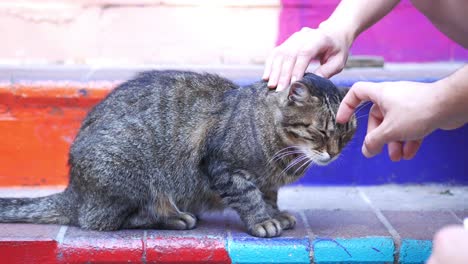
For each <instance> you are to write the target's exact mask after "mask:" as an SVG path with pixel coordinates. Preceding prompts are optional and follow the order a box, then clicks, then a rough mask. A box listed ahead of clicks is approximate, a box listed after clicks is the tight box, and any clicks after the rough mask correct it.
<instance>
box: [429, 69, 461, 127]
mask: <svg viewBox="0 0 468 264" xmlns="http://www.w3.org/2000/svg"><path fill="white" fill-rule="evenodd" d="M463 88H464V87H460V84H459V83H457V82H454V80H452V78H451V77H447V78H444V79H441V80H439V81H437V82H435V83H434V89H435V90H434V91H435V93H436V95H435V102H434V104H433V107H434V108H433V110H434V113H435V115H434V119H435V122H436V124H437V127H438V128H441V129H445V130H452V129H456V128H458V127H461V126H463V125H464V124H465V123H466V122H468V119H467V116H468V115H467V110H468V109H466V105H465V102H464V101H465V100H464V99H463V96H461V95H460V94H459V93H458V91H460V90H461V89H463Z"/></svg>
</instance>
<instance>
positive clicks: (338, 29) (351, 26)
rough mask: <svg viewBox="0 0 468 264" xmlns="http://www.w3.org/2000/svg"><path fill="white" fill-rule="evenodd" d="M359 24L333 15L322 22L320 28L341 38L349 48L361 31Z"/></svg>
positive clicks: (327, 33) (336, 37) (332, 35)
mask: <svg viewBox="0 0 468 264" xmlns="http://www.w3.org/2000/svg"><path fill="white" fill-rule="evenodd" d="M357 25H358V23H355V21H352V20H346V21H343V20H342V19H338V18H335V17H334V16H333V15H332V16H331V17H329V18H328V19H327V20H325V21H323V22H322V23H320V25H319V26H318V28H319V29H320V30H322V32H324V34H326V35H328V36H330V37H332V39H339V40H340V41H342V43H343V44H344V45H345V46H346V48H347V49H349V48H351V45H352V44H353V42H354V40H355V39H356V38H357V36H358V35H359V33H360V31H359V27H358V26H357Z"/></svg>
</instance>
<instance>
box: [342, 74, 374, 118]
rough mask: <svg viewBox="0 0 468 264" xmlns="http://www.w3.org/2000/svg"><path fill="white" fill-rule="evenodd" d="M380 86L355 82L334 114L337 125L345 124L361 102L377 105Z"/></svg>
mask: <svg viewBox="0 0 468 264" xmlns="http://www.w3.org/2000/svg"><path fill="white" fill-rule="evenodd" d="M380 87H381V84H378V83H371V82H357V83H355V84H354V85H353V86H352V87H351V89H349V91H348V93H347V94H346V95H345V97H344V98H343V101H341V103H340V107H339V108H338V112H337V113H336V121H337V122H338V123H342V124H344V123H346V122H348V121H349V118H350V117H351V115H352V114H353V112H354V110H355V109H356V107H358V105H359V104H360V103H361V102H365V101H372V102H374V103H378V99H379V95H380Z"/></svg>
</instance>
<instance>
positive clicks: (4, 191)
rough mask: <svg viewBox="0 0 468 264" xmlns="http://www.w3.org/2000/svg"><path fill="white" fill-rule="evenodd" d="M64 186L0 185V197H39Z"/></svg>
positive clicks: (55, 191)
mask: <svg viewBox="0 0 468 264" xmlns="http://www.w3.org/2000/svg"><path fill="white" fill-rule="evenodd" d="M64 188H65V187H1V188H0V197H10V198H19V197H40V196H47V195H51V194H54V193H58V192H61V191H63V190H64Z"/></svg>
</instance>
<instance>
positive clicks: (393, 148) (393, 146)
mask: <svg viewBox="0 0 468 264" xmlns="http://www.w3.org/2000/svg"><path fill="white" fill-rule="evenodd" d="M388 156H389V157H390V159H391V160H392V161H394V162H396V161H400V160H401V158H402V157H403V143H402V142H400V141H393V142H390V143H388Z"/></svg>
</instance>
